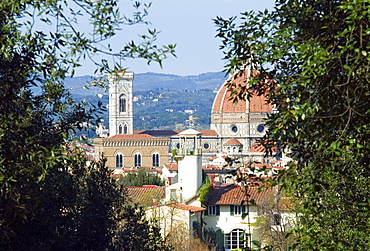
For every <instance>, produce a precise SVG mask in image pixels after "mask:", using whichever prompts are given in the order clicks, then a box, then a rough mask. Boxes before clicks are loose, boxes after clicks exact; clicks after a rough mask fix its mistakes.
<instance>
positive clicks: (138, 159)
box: [134, 153, 141, 166]
mask: <svg viewBox="0 0 370 251" xmlns="http://www.w3.org/2000/svg"><path fill="white" fill-rule="evenodd" d="M134 166H141V154H140V153H135V155H134Z"/></svg>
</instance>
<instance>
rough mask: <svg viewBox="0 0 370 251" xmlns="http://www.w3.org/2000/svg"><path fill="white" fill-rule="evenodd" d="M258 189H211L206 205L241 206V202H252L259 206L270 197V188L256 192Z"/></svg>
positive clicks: (233, 187)
mask: <svg viewBox="0 0 370 251" xmlns="http://www.w3.org/2000/svg"><path fill="white" fill-rule="evenodd" d="M258 189H259V187H248V186H245V187H240V186H236V185H231V186H226V187H212V188H211V190H210V193H209V195H208V200H207V203H206V204H207V205H241V204H242V202H243V201H244V203H247V202H248V201H251V200H254V202H255V203H257V204H261V203H263V202H265V201H267V200H269V199H270V197H271V188H265V189H263V190H262V191H261V192H258Z"/></svg>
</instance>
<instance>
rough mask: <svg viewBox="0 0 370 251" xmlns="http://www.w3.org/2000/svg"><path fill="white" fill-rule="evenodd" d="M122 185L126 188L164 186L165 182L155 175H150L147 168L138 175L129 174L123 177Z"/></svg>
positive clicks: (138, 172)
mask: <svg viewBox="0 0 370 251" xmlns="http://www.w3.org/2000/svg"><path fill="white" fill-rule="evenodd" d="M119 182H120V183H122V184H123V185H124V186H126V187H141V186H143V185H156V186H164V184H165V182H164V181H163V180H162V179H161V178H160V177H159V176H158V175H157V174H155V173H148V172H147V171H146V170H145V168H140V169H139V170H138V171H137V173H127V175H126V176H121V178H120V181H119Z"/></svg>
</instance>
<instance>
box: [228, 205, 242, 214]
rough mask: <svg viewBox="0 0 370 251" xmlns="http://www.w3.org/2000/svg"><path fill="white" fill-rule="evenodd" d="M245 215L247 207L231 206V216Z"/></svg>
mask: <svg viewBox="0 0 370 251" xmlns="http://www.w3.org/2000/svg"><path fill="white" fill-rule="evenodd" d="M243 213H245V206H239V205H230V215H234V216H240V215H242V214H243Z"/></svg>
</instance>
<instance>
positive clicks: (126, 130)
mask: <svg viewBox="0 0 370 251" xmlns="http://www.w3.org/2000/svg"><path fill="white" fill-rule="evenodd" d="M127 133H128V129H127V125H124V127H123V134H127Z"/></svg>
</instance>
